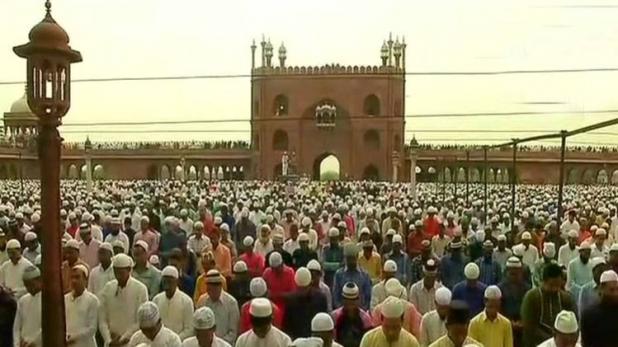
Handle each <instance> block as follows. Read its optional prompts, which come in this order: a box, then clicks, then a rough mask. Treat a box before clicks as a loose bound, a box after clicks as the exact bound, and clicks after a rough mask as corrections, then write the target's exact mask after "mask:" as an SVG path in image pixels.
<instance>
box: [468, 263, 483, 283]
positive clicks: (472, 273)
mask: <svg viewBox="0 0 618 347" xmlns="http://www.w3.org/2000/svg"><path fill="white" fill-rule="evenodd" d="M480 273H481V271H480V269H479V266H478V265H476V264H475V263H468V264H466V267H465V268H464V275H465V276H466V278H467V279H469V280H476V279H478V278H479V275H480Z"/></svg>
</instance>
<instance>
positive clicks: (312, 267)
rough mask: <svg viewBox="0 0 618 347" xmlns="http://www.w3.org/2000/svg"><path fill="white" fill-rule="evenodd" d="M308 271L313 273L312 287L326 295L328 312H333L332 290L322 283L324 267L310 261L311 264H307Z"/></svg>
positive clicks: (314, 261)
mask: <svg viewBox="0 0 618 347" xmlns="http://www.w3.org/2000/svg"><path fill="white" fill-rule="evenodd" d="M307 269H308V270H309V271H310V272H311V287H312V288H313V289H315V290H318V291H320V293H322V294H324V297H325V298H326V307H327V311H326V312H332V311H333V295H332V294H331V290H330V288H329V287H328V286H327V285H326V284H324V282H322V266H320V263H319V262H318V261H317V260H311V261H309V264H307Z"/></svg>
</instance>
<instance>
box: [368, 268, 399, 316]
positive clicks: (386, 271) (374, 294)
mask: <svg viewBox="0 0 618 347" xmlns="http://www.w3.org/2000/svg"><path fill="white" fill-rule="evenodd" d="M396 273H397V263H395V262H394V261H392V260H387V261H385V262H384V266H383V267H382V280H381V281H380V282H378V283H376V284H375V285H374V286H373V288H371V304H370V307H369V308H370V310H371V311H373V309H374V308H375V307H376V306H377V305H378V304H380V303H381V302H382V301H384V300H386V297H387V295H386V282H387V281H388V280H389V279H391V278H394V277H395V274H396Z"/></svg>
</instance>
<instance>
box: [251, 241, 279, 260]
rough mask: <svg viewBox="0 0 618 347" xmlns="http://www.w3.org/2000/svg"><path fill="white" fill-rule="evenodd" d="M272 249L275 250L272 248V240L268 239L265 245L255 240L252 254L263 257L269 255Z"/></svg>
mask: <svg viewBox="0 0 618 347" xmlns="http://www.w3.org/2000/svg"><path fill="white" fill-rule="evenodd" d="M273 249H275V247H274V246H273V240H271V239H268V242H266V243H262V241H261V240H257V241H255V245H253V252H254V253H257V254H261V255H262V256H263V257H265V256H266V254H268V253H270V251H272V250H273Z"/></svg>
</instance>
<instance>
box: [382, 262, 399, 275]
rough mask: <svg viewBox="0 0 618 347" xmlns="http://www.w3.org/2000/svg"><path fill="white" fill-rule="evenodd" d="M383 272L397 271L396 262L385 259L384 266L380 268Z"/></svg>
mask: <svg viewBox="0 0 618 347" xmlns="http://www.w3.org/2000/svg"><path fill="white" fill-rule="evenodd" d="M382 270H383V271H384V272H397V263H395V261H394V260H391V259H389V260H387V261H385V262H384V268H383V269H382Z"/></svg>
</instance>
